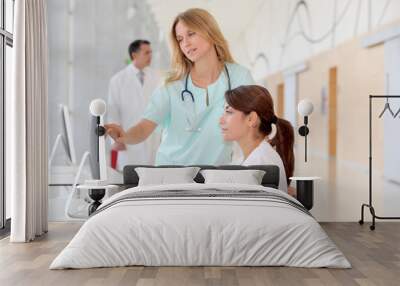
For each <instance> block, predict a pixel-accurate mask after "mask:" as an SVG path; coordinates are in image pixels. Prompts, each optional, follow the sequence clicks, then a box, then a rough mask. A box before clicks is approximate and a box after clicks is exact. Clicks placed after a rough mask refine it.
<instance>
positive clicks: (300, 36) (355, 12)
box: [231, 0, 400, 79]
mask: <svg viewBox="0 0 400 286" xmlns="http://www.w3.org/2000/svg"><path fill="white" fill-rule="evenodd" d="M301 2H304V3H305V5H300V4H299V3H301ZM296 7H297V8H296ZM244 9H245V7H244ZM398 19H400V1H395V0H331V1H326V0H325V1H321V0H305V1H300V0H268V1H264V4H263V5H262V6H261V8H260V9H259V10H258V11H257V12H256V13H255V14H254V16H253V20H252V21H251V22H250V23H248V24H247V26H245V28H244V30H243V32H242V36H241V37H238V38H237V41H236V42H231V47H232V49H233V52H234V55H235V58H236V59H237V60H238V62H239V63H242V64H244V65H246V66H248V67H250V68H251V69H252V71H253V75H254V77H255V78H256V79H260V78H265V77H266V76H267V75H269V74H272V73H274V72H277V71H280V70H284V69H286V68H288V67H291V66H293V65H295V64H298V63H301V62H304V61H305V60H306V59H307V58H309V57H311V56H313V55H315V54H318V53H320V52H322V51H324V50H328V49H330V48H334V47H336V46H337V45H339V44H340V43H342V42H344V41H346V40H349V39H351V38H354V37H355V36H357V35H361V34H364V33H366V32H369V31H372V30H375V29H377V28H378V27H381V26H383V25H385V24H388V23H391V22H393V21H395V20H398ZM334 23H336V24H335V25H334ZM314 40H315V41H314Z"/></svg>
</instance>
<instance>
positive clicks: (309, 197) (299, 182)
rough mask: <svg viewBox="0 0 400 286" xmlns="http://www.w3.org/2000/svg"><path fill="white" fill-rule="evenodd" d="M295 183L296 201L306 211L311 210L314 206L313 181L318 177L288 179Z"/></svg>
mask: <svg viewBox="0 0 400 286" xmlns="http://www.w3.org/2000/svg"><path fill="white" fill-rule="evenodd" d="M289 179H290V180H293V181H296V192H297V200H298V201H299V202H300V203H302V204H303V206H304V207H305V208H306V209H307V210H311V209H312V207H313V205H314V181H315V180H319V179H321V178H320V177H290V178H289Z"/></svg>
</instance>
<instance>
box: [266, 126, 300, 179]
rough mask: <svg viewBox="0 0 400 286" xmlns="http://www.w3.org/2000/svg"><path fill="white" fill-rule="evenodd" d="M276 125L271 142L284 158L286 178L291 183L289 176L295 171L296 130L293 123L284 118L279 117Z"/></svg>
mask: <svg viewBox="0 0 400 286" xmlns="http://www.w3.org/2000/svg"><path fill="white" fill-rule="evenodd" d="M275 125H276V134H275V136H274V138H272V139H271V140H270V144H271V145H272V146H273V147H275V148H276V152H278V154H279V156H280V157H281V158H282V161H283V165H284V167H285V173H286V179H287V182H288V184H289V183H290V180H289V178H290V177H292V176H293V172H294V151H293V146H294V131H293V127H292V124H290V122H289V121H287V120H285V119H282V118H277V120H276V123H275Z"/></svg>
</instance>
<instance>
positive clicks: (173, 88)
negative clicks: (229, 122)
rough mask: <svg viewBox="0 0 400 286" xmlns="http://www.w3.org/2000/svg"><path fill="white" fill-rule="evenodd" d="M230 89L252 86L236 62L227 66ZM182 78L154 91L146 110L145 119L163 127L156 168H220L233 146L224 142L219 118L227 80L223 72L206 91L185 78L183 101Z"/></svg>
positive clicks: (230, 154)
mask: <svg viewBox="0 0 400 286" xmlns="http://www.w3.org/2000/svg"><path fill="white" fill-rule="evenodd" d="M226 67H227V69H228V72H229V76H230V80H231V87H232V89H233V88H236V87H238V86H240V85H250V84H254V80H253V78H252V76H251V74H250V71H249V70H248V69H246V68H244V67H242V66H240V65H238V64H236V63H226ZM184 85H185V78H183V79H182V80H178V81H175V82H172V83H168V84H166V85H164V86H162V87H160V88H159V89H157V90H156V91H155V92H154V93H153V95H152V97H151V99H150V102H149V104H148V106H147V108H146V110H145V113H144V116H143V117H144V118H145V119H148V120H150V121H153V122H155V123H156V124H158V126H160V127H161V128H162V140H161V144H160V147H159V148H158V151H157V156H156V165H192V164H193V165H221V164H229V163H230V162H231V157H232V144H231V143H228V142H224V140H223V137H222V133H221V129H220V127H219V119H220V117H221V115H222V114H223V111H224V105H225V97H224V94H225V92H226V91H227V90H228V78H227V75H226V72H225V70H223V71H222V72H221V74H220V76H219V78H218V79H217V80H216V81H215V82H214V83H213V84H211V85H209V86H208V89H207V90H208V98H209V100H208V105H207V103H206V101H207V100H206V97H207V91H206V89H203V88H199V87H196V86H194V85H193V83H192V80H191V77H190V76H189V79H188V90H190V91H191V92H192V94H193V97H194V103H193V101H192V99H191V97H190V96H188V95H186V96H185V98H184V99H185V100H184V101H182V99H181V93H182V91H183V90H184V88H185V87H184Z"/></svg>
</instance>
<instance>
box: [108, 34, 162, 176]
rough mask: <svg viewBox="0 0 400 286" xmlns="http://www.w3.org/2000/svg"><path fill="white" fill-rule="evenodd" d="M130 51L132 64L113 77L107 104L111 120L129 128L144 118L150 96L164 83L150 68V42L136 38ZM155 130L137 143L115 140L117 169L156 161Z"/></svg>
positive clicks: (113, 144)
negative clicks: (150, 135) (117, 141)
mask: <svg viewBox="0 0 400 286" xmlns="http://www.w3.org/2000/svg"><path fill="white" fill-rule="evenodd" d="M128 52H129V56H130V58H131V60H132V63H131V64H129V65H128V66H127V67H125V68H124V69H123V70H121V71H119V72H118V73H117V74H115V75H114V76H113V77H112V78H111V80H110V84H109V92H108V106H107V107H108V108H107V116H108V120H107V121H108V122H113V123H118V124H120V125H121V126H122V128H124V129H125V130H127V129H128V128H129V127H131V126H134V125H135V124H137V123H138V122H139V121H140V120H141V118H142V116H143V112H144V110H145V109H146V106H147V103H148V101H149V99H150V96H151V95H152V93H153V91H154V90H155V88H156V87H157V86H158V85H159V84H160V75H159V73H158V72H156V71H155V70H153V69H152V68H150V67H149V66H150V63H151V57H152V50H151V46H150V42H149V41H146V40H136V41H134V42H132V43H131V44H130V45H129V48H128ZM155 133H156V132H154V135H152V138H148V140H146V141H144V142H143V143H140V144H137V145H124V144H121V143H116V142H113V143H112V145H111V149H112V150H116V151H118V161H117V169H119V170H122V169H123V167H124V166H125V165H127V164H154V161H155V155H156V152H157V149H158V145H159V142H160V136H159V135H158V134H155Z"/></svg>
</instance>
